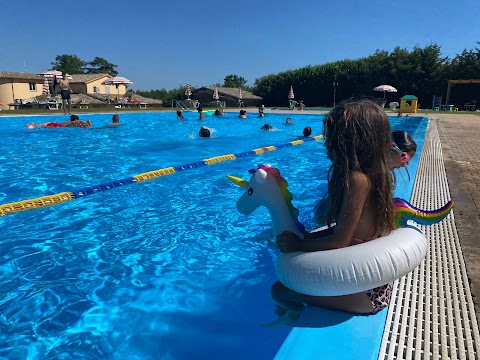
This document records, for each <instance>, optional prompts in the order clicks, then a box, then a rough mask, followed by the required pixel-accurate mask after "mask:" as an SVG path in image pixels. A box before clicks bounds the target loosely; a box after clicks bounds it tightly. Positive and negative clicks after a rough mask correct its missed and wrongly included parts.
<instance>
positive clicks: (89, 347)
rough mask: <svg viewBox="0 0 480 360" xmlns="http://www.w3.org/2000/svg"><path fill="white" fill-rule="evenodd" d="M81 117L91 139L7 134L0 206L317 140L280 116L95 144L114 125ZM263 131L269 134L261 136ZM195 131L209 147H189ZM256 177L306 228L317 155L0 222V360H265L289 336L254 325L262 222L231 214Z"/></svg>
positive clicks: (267, 246)
mask: <svg viewBox="0 0 480 360" xmlns="http://www.w3.org/2000/svg"><path fill="white" fill-rule="evenodd" d="M83 117H85V118H90V119H91V120H92V122H93V124H94V126H95V127H96V128H94V129H88V130H82V129H38V130H27V129H26V128H25V129H24V128H23V124H24V123H27V122H31V121H32V120H34V121H35V122H45V121H50V120H52V121H61V120H59V118H58V117H57V118H54V117H49V119H46V118H45V117H42V118H33V119H31V118H29V119H24V118H2V119H1V122H0V131H1V132H2V133H3V134H4V137H5V139H6V140H5V142H4V143H3V144H1V145H0V150H1V151H0V154H2V155H0V169H1V171H2V178H3V181H2V182H1V183H0V203H1V204H4V203H8V202H13V201H19V200H23V199H27V198H34V197H39V196H44V195H47V194H54V193H58V192H61V191H71V190H75V189H78V188H81V187H85V186H91V185H97V184H99V183H102V182H106V181H111V180H115V179H123V178H125V177H128V176H132V175H134V174H137V173H141V172H145V171H151V170H156V169H159V168H164V167H168V166H172V165H173V166H176V165H181V164H185V163H188V162H191V161H198V160H201V159H203V158H207V157H212V156H217V155H224V154H229V153H235V152H242V151H249V150H252V149H254V148H258V147H262V146H266V145H275V144H284V143H287V142H290V141H292V140H296V136H297V135H300V134H301V131H302V129H303V127H305V126H311V127H312V128H313V129H314V133H316V134H320V133H321V131H322V130H321V122H322V121H321V120H322V118H321V117H319V116H314V115H310V116H305V115H302V116H300V115H298V116H297V115H293V116H291V117H292V119H293V120H294V122H295V124H296V125H294V126H289V127H287V126H284V124H283V123H284V121H285V118H286V115H278V116H275V115H268V117H266V118H264V119H258V118H254V117H252V118H250V119H248V120H247V121H245V120H244V121H241V120H239V119H238V118H236V117H235V116H234V115H231V116H227V117H226V118H220V119H218V118H213V117H207V119H206V121H205V122H204V123H200V122H198V121H197V120H196V118H197V115H196V114H193V113H191V114H190V113H187V119H188V120H187V121H186V122H178V121H177V120H174V115H173V114H170V113H169V114H153V113H152V114H124V115H122V116H121V122H122V125H121V127H120V128H118V129H105V128H103V129H99V127H101V126H102V125H104V124H105V123H107V122H108V121H109V119H110V118H111V115H101V114H97V115H91V116H83ZM267 120H268V121H267ZM265 122H269V123H271V124H272V125H275V126H276V127H277V129H278V130H279V131H275V132H261V131H260V130H259V129H260V127H261V125H263V124H264V123H265ZM200 125H207V126H212V127H214V128H215V130H216V132H215V136H216V138H214V139H199V138H198V137H196V136H192V134H197V132H198V128H199V127H200ZM411 126H412V130H413V129H414V127H413V126H414V124H413V125H411ZM403 128H405V126H403ZM407 130H408V129H407ZM412 130H411V131H412ZM260 162H264V163H268V164H271V165H273V166H277V167H279V168H280V170H281V172H282V175H284V176H285V177H286V178H287V181H288V182H289V184H290V186H289V189H290V191H291V192H292V193H293V194H294V196H295V197H294V204H295V205H296V206H297V207H298V208H299V209H300V213H301V216H300V219H301V221H303V222H304V223H305V224H306V225H307V228H308V229H312V228H314V227H315V226H314V224H313V223H312V216H311V209H312V208H313V206H314V205H315V203H316V201H317V200H318V199H319V198H320V197H321V196H323V193H324V191H325V190H326V170H327V168H328V161H327V159H326V156H325V152H324V148H323V146H322V142H315V143H306V144H303V145H300V146H296V147H294V148H289V149H280V150H277V151H273V152H271V153H266V154H263V155H260V156H255V157H247V158H244V159H239V160H235V161H227V162H224V163H221V164H216V165H212V166H208V167H202V168H199V169H193V170H188V171H185V172H182V173H178V174H173V175H169V176H165V177H162V178H159V179H156V180H153V181H150V182H145V183H141V184H132V185H127V186H123V187H119V188H115V189H113V190H109V191H107V192H103V193H100V194H95V195H91V196H88V197H86V198H83V199H79V200H74V201H71V202H69V203H66V204H61V205H56V206H54V207H49V208H44V209H38V210H33V211H27V212H22V213H18V214H14V215H11V216H7V217H3V218H0V226H1V228H2V229H1V231H2V237H1V240H0V288H1V289H2V293H1V295H0V358H1V357H3V358H7V359H108V358H111V359H137V358H141V359H194V358H211V359H216V358H218V359H223V358H227V357H228V358H231V359H246V358H272V357H273V356H274V354H275V352H276V350H277V349H278V347H279V346H280V344H281V343H282V342H283V340H284V338H285V336H286V334H287V333H288V330H287V329H278V330H271V329H268V330H267V329H264V328H261V327H259V326H258V325H259V324H262V323H267V322H270V321H271V320H272V319H273V303H272V301H271V299H270V296H269V288H270V286H271V284H272V283H273V282H274V281H275V275H274V265H273V264H274V259H275V256H276V251H275V248H274V243H273V239H272V237H273V236H272V233H271V224H270V219H269V216H268V213H267V212H266V211H265V210H264V209H260V210H257V211H256V212H255V213H254V214H252V215H251V216H249V217H245V216H242V215H239V214H238V213H237V210H236V207H235V202H236V200H237V199H238V197H239V196H240V195H241V192H242V191H241V189H239V188H237V187H236V186H234V185H233V184H231V183H230V182H229V181H228V180H227V179H226V178H225V175H226V174H227V173H228V174H232V175H236V176H241V177H244V178H248V176H249V175H248V173H247V171H248V169H250V168H252V167H254V166H255V165H256V164H258V163H260ZM306 179H308V181H306Z"/></svg>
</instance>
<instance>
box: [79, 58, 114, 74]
mask: <svg viewBox="0 0 480 360" xmlns="http://www.w3.org/2000/svg"><path fill="white" fill-rule="evenodd" d="M116 67H117V65H114V64H112V63H109V62H108V61H107V60H105V59H104V58H101V57H98V56H96V57H95V58H94V59H93V60H92V61H89V62H87V63H86V64H85V66H84V71H85V73H86V74H109V75H112V76H117V75H118V71H117V70H116V69H115V68H116Z"/></svg>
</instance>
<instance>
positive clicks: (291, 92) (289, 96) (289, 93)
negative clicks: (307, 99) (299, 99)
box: [288, 85, 295, 100]
mask: <svg viewBox="0 0 480 360" xmlns="http://www.w3.org/2000/svg"><path fill="white" fill-rule="evenodd" d="M288 98H289V99H290V100H292V99H294V98H295V94H294V93H293V86H292V85H290V91H289V92H288Z"/></svg>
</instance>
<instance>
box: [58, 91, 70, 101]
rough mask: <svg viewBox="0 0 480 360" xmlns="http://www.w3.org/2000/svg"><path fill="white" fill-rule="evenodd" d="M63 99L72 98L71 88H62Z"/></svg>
mask: <svg viewBox="0 0 480 360" xmlns="http://www.w3.org/2000/svg"><path fill="white" fill-rule="evenodd" d="M60 95H62V99H63V100H70V90H60Z"/></svg>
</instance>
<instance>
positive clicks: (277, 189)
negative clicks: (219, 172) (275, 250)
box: [227, 164, 305, 238]
mask: <svg viewBox="0 0 480 360" xmlns="http://www.w3.org/2000/svg"><path fill="white" fill-rule="evenodd" d="M248 172H249V173H250V174H252V176H251V178H250V181H246V180H243V179H240V178H237V177H235V176H231V175H227V177H228V178H229V179H230V180H231V181H232V182H233V183H235V184H236V185H238V186H240V187H242V188H245V189H246V191H245V193H244V194H243V195H242V196H241V197H240V199H239V200H238V201H237V209H238V211H239V212H240V213H242V214H246V215H248V214H251V213H252V212H253V211H254V210H255V209H256V208H258V207H260V206H265V207H266V208H267V210H268V211H269V213H270V217H271V218H272V223H273V231H274V234H275V236H276V235H279V234H281V233H282V232H283V231H290V232H293V233H295V234H297V235H298V236H300V237H301V238H303V233H304V232H305V226H303V224H302V223H300V221H299V220H298V214H299V212H298V209H297V208H295V206H293V204H292V200H293V195H292V193H291V192H290V191H289V190H288V182H287V181H286V180H285V179H284V178H283V177H282V176H281V175H280V171H279V170H278V169H277V168H275V167H273V166H269V165H264V164H259V165H258V167H257V168H254V169H250V170H249V171H248Z"/></svg>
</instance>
